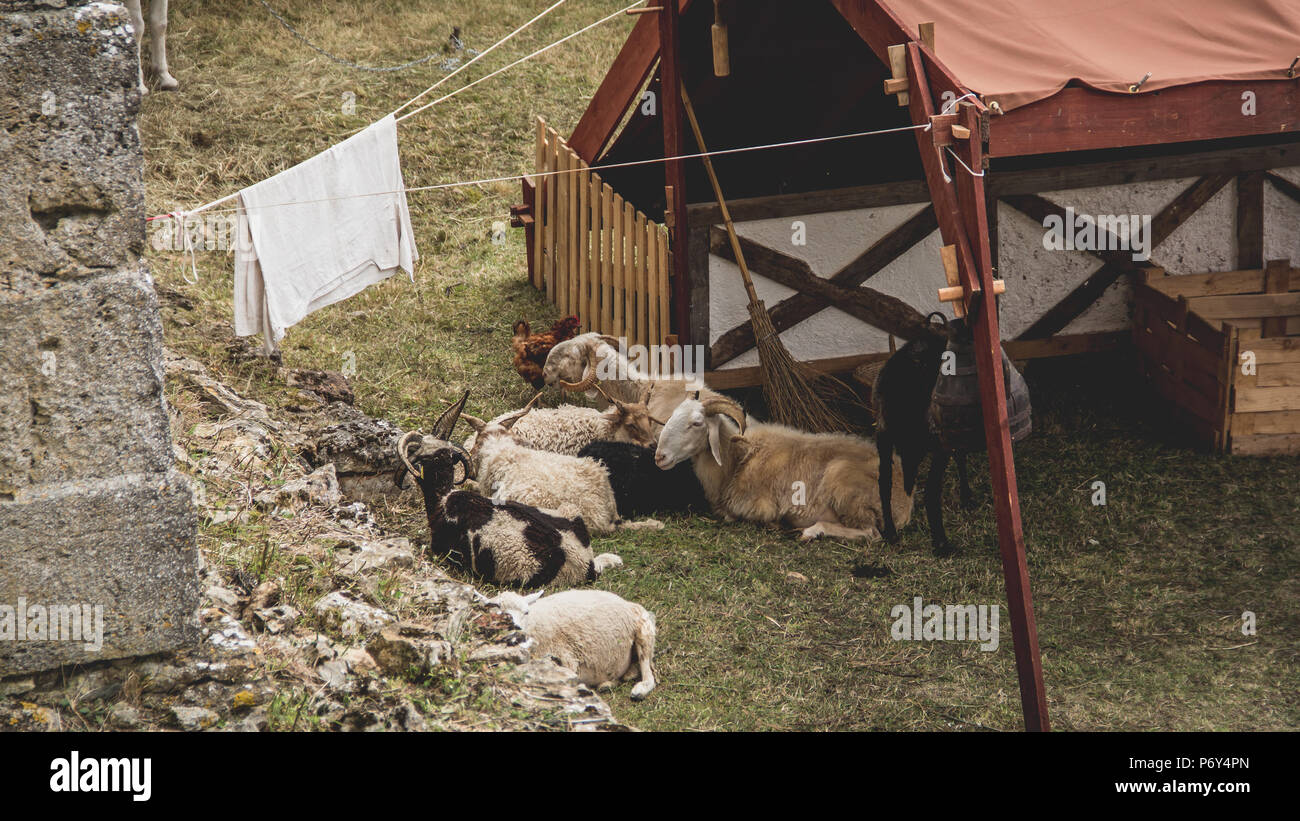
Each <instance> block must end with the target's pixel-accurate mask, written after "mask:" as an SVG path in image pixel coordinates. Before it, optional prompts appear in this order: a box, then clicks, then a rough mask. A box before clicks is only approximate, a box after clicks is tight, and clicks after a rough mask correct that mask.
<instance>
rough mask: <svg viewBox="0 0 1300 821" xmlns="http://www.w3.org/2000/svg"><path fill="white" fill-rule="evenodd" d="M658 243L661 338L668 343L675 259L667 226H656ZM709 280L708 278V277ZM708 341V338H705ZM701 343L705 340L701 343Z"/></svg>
mask: <svg viewBox="0 0 1300 821" xmlns="http://www.w3.org/2000/svg"><path fill="white" fill-rule="evenodd" d="M655 234H656V237H657V239H656V244H657V245H658V246H659V338H660V339H661V340H663V344H665V345H666V344H668V335H669V333H670V332H671V321H672V320H671V316H670V314H671V312H670V311H669V303H668V295H669V287H670V286H669V283H668V279H669V277H670V275H671V274H672V270H673V261H672V258H671V256H670V251H669V250H668V230H667V229H666V228H660V227H658V226H656V227H655ZM706 280H707V278H706ZM705 341H707V340H705ZM700 344H701V345H702V344H704V342H701V343H700Z"/></svg>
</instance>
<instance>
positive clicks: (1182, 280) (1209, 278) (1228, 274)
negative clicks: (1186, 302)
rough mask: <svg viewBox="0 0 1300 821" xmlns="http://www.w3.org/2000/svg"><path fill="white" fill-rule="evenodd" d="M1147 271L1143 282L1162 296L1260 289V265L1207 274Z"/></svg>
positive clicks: (1205, 294)
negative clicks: (1251, 268) (1174, 274)
mask: <svg viewBox="0 0 1300 821" xmlns="http://www.w3.org/2000/svg"><path fill="white" fill-rule="evenodd" d="M1145 273H1147V280H1146V284H1147V285H1148V286H1149V287H1151V288H1154V289H1155V290H1157V291H1159V292H1160V293H1162V294H1165V295H1166V296H1179V295H1181V296H1185V297H1188V298H1191V297H1198V296H1228V295H1231V294H1251V293H1262V292H1263V290H1264V271H1263V269H1262V268H1255V269H1253V270H1242V271H1219V272H1216V273H1211V274H1181V275H1178V276H1162V275H1160V273H1159V272H1156V271H1154V270H1152V271H1151V272H1145Z"/></svg>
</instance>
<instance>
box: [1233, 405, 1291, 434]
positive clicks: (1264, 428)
mask: <svg viewBox="0 0 1300 821" xmlns="http://www.w3.org/2000/svg"><path fill="white" fill-rule="evenodd" d="M1232 432H1233V435H1234V437H1235V436H1236V434H1238V433H1241V434H1243V435H1247V436H1250V435H1254V434H1273V433H1300V410H1289V411H1262V412H1260V413H1239V414H1235V415H1234V419H1233V423H1232Z"/></svg>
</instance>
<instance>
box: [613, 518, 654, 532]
mask: <svg viewBox="0 0 1300 821" xmlns="http://www.w3.org/2000/svg"><path fill="white" fill-rule="evenodd" d="M618 526H619V527H621V528H622V529H624V530H663V529H664V523H663V522H661V521H659V520H658V519H641V520H640V521H637V522H628V521H620V522H619V523H618Z"/></svg>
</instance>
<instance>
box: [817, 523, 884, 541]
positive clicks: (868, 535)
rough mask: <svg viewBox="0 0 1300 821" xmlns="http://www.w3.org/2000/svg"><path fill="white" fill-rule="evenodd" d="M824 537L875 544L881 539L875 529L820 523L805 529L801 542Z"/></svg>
mask: <svg viewBox="0 0 1300 821" xmlns="http://www.w3.org/2000/svg"><path fill="white" fill-rule="evenodd" d="M822 536H829V537H831V538H832V539H849V540H852V539H866V540H867V541H869V542H874V541H875V540H876V539H879V538H880V533H879V532H878V531H877V530H876V529H875V528H874V527H869V528H867V529H865V530H860V529H858V528H856V527H845V526H844V525H841V524H836V523H834V522H818V523H817V524H815V525H812V526H811V527H805V528H804V529H803V533H802V534H801V535H800V536H799V541H801V542H811V541H812V540H813V539H817V538H820V537H822Z"/></svg>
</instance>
